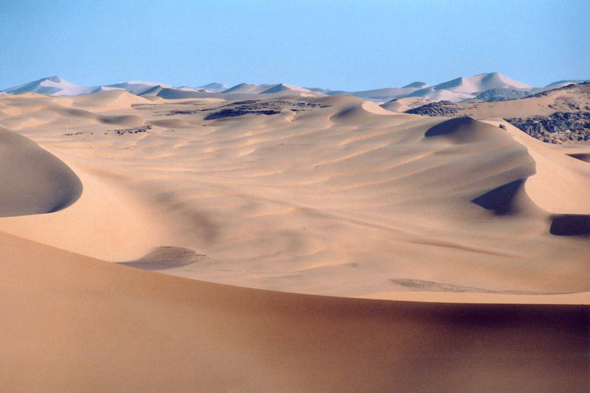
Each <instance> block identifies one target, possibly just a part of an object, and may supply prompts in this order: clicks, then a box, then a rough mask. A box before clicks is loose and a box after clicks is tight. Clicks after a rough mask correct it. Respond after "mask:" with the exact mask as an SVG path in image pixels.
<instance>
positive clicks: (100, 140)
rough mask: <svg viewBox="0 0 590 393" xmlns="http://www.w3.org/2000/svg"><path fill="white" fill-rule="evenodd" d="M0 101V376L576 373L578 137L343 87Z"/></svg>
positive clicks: (549, 376) (200, 378)
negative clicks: (554, 141) (387, 100)
mask: <svg viewBox="0 0 590 393" xmlns="http://www.w3.org/2000/svg"><path fill="white" fill-rule="evenodd" d="M0 111H1V113H2V116H0V125H2V126H3V127H5V129H2V130H1V131H2V140H1V142H2V143H4V144H5V145H4V146H9V148H5V150H6V151H7V153H6V155H5V156H3V164H4V165H3V169H2V173H0V175H2V176H3V177H2V188H1V191H2V193H11V192H12V193H13V194H11V195H10V196H8V197H5V199H4V200H3V202H2V203H3V206H2V209H3V210H1V211H0V214H2V215H3V216H13V215H23V216H19V217H4V218H2V219H0V230H1V231H2V232H5V234H2V235H0V242H2V248H3V249H4V250H9V251H8V252H6V253H5V255H4V257H3V261H2V263H1V264H0V280H1V284H0V291H2V294H1V296H0V299H1V300H0V302H2V304H1V305H0V320H2V321H3V322H2V323H1V324H0V337H2V338H1V340H3V342H2V347H3V348H5V353H6V356H2V357H1V358H0V359H1V362H2V364H1V367H0V390H4V391H35V390H37V391H93V390H94V391H171V390H173V391H195V390H196V391H252V392H260V391H351V392H357V391H407V392H414V391H470V392H471V391H482V392H483V391H519V392H520V391H531V392H542V391H546V392H553V391H556V390H560V389H561V390H566V391H572V392H573V391H580V392H583V391H587V390H588V389H589V386H588V381H589V379H588V370H589V367H590V364H589V361H588V350H589V348H588V346H589V345H590V344H589V341H588V339H589V337H588V307H587V306H580V304H589V303H590V298H589V296H588V291H590V271H589V270H588V262H589V260H588V255H590V242H589V240H588V236H587V235H588V234H589V232H590V225H589V223H590V218H588V217H589V215H590V209H589V208H588V206H587V204H586V203H585V196H586V195H587V194H588V191H590V180H589V179H590V172H589V171H590V169H589V168H588V165H590V164H588V163H587V162H585V161H583V160H581V159H577V158H574V157H573V155H575V154H578V155H579V154H584V151H578V150H576V151H575V153H574V152H573V151H572V150H571V148H565V147H563V148H561V147H548V146H545V145H543V144H542V143H541V142H539V141H536V140H534V139H532V138H530V137H528V136H527V135H525V134H523V133H522V132H520V131H519V130H517V129H515V128H514V127H512V126H510V125H509V124H506V123H505V122H502V121H500V120H490V121H486V122H481V121H476V120H472V119H470V118H456V119H448V118H429V117H420V116H414V115H407V114H396V113H392V112H388V111H386V110H384V109H383V108H380V107H378V106H377V105H375V104H372V103H369V102H365V101H363V100H361V99H357V98H353V97H346V96H332V97H322V98H317V97H305V96H302V95H301V94H299V95H293V96H291V97H281V98H270V99H265V100H256V101H252V100H248V101H240V102H225V101H220V100H218V99H187V100H164V99H162V98H159V99H157V100H155V101H150V100H147V99H144V98H142V97H137V96H133V95H131V94H129V93H127V92H124V91H106V92H101V93H98V94H93V95H89V96H80V97H49V96H42V95H36V94H27V95H23V96H2V97H0ZM500 124H501V125H503V127H504V128H500V127H499V125H500ZM15 133H18V134H20V135H16V134H15ZM25 137H26V138H29V139H30V140H32V141H34V142H36V143H37V144H39V146H40V147H41V148H42V149H41V148H40V147H39V146H37V145H36V144H35V143H33V142H31V141H29V140H27V139H26V138H25ZM13 141H14V146H13V145H12V143H13ZM581 149H582V150H583V147H582V148H581ZM50 153H52V154H53V155H55V156H56V157H58V158H59V159H58V158H56V157H54V156H53V155H51V154H50ZM64 163H65V164H64ZM66 164H67V165H66ZM5 174H6V175H5ZM30 179H33V180H30ZM78 179H80V180H81V183H82V185H83V186H84V192H82V194H81V196H80V192H81V190H82V188H81V187H82V186H81V185H80V180H78ZM19 195H27V198H28V199H27V200H28V201H29V202H27V203H24V201H25V198H20V197H19ZM78 197H79V200H78V201H77V202H76V203H73V202H74V201H76V199H78ZM72 203H73V205H71V206H70V207H68V208H67V209H64V210H60V211H56V212H53V213H51V214H38V213H48V212H52V211H55V210H58V207H59V208H63V207H66V206H68V205H70V204H72ZM100 259H102V260H108V261H110V262H123V263H124V264H126V265H128V266H133V267H140V268H144V269H146V270H156V271H158V272H160V273H168V275H163V274H160V273H154V272H146V271H142V270H141V269H135V268H133V267H128V266H121V265H118V264H113V263H107V262H103V261H101V260H100ZM171 275H176V276H183V277H173V276H171ZM187 278H192V279H199V280H203V281H209V282H216V283H222V284H233V285H238V286H241V287H250V288H237V287H230V286H224V285H219V284H213V283H205V282H202V281H197V280H189V279H187ZM269 289H271V290H279V291H284V292H296V293H290V294H289V293H279V292H269V291H265V290H269ZM301 293H305V294H307V295H302V294H301ZM317 295H332V296H343V297H347V298H331V297H321V296H317ZM350 297H363V298H372V299H350ZM374 299H381V300H374ZM396 300H397V301H396ZM399 300H410V301H412V302H400V301H399ZM441 301H442V302H453V303H454V304H445V303H440V302H441ZM483 303H492V304H488V305H484V304H483ZM534 303H537V304H538V305H534Z"/></svg>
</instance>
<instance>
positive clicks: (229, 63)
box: [0, 0, 590, 91]
mask: <svg viewBox="0 0 590 393" xmlns="http://www.w3.org/2000/svg"><path fill="white" fill-rule="evenodd" d="M589 14H590V4H589V3H587V2H584V1H571V2H568V3H563V2H557V1H549V0H544V1H536V2H517V3H514V2H509V1H484V2H477V3H473V2H468V1H454V2H452V3H451V2H435V1H427V0H424V1H415V2H409V1H408V2H406V1H402V2H396V3H392V2H387V1H368V2H363V3H356V2H353V1H341V2H327V1H314V2H312V1H305V0H298V1H276V0H275V1H272V0H266V1H240V2H238V1H230V0H225V1H216V2H209V1H201V2H189V1H171V2H166V3H163V2H152V3H143V2H140V1H135V0H133V1H129V2H125V4H120V3H119V2H116V1H113V0H107V1H104V2H101V3H95V2H90V1H81V2H75V3H74V2H69V1H65V0H58V1H55V2H52V3H50V4H48V3H44V2H42V1H38V0H30V1H22V2H18V3H12V4H11V3H9V4H6V3H4V4H2V5H0V25H1V26H2V28H3V34H2V36H1V37H0V46H1V47H2V48H3V50H2V52H1V53H2V54H1V55H0V58H1V59H2V63H3V65H4V67H2V69H1V70H0V89H6V88H10V87H14V86H18V85H21V84H24V83H27V82H30V81H34V80H38V79H41V78H44V77H49V76H53V75H57V76H60V77H62V78H64V79H65V80H67V81H70V82H72V83H75V84H77V85H81V86H93V85H101V84H110V83H116V82H121V81H127V80H139V81H155V82H160V83H164V84H168V85H171V86H179V85H190V86H201V85H205V84H207V83H211V82H220V83H225V84H226V85H228V86H234V85H236V84H239V83H242V82H246V83H251V84H262V83H288V84H293V85H297V86H302V87H322V88H327V89H333V90H351V91H355V90H356V91H358V90H369V89H375V88H383V87H400V86H404V85H407V84H409V83H412V82H414V81H422V82H426V83H428V84H431V85H433V84H437V83H441V82H444V81H447V80H451V79H454V78H457V77H459V76H465V77H468V76H473V75H477V74H481V73H486V72H499V73H501V74H503V75H505V76H507V77H509V78H512V79H515V80H518V81H520V82H523V83H526V84H528V85H531V86H546V85H547V84H549V83H552V82H555V81H557V80H562V79H588V78H589V77H590V75H588V72H587V68H586V66H585V65H586V64H588V63H589V62H590V50H589V49H587V47H586V46H584V45H583V44H581V43H584V42H587V41H588V40H590V22H589V21H588V19H587V17H586V16H587V15H589Z"/></svg>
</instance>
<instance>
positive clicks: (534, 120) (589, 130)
mask: <svg viewBox="0 0 590 393" xmlns="http://www.w3.org/2000/svg"><path fill="white" fill-rule="evenodd" d="M506 121H507V122H509V123H510V124H512V125H513V126H515V127H518V128H520V129H521V130H522V131H524V132H525V133H527V134H529V135H530V136H532V137H534V138H537V139H540V140H542V141H543V142H548V143H563V142H568V141H587V140H590V112H556V113H553V114H552V115H550V116H546V117H545V116H534V117H528V118H507V119H506Z"/></svg>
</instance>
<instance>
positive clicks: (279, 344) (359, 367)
mask: <svg viewBox="0 0 590 393" xmlns="http://www.w3.org/2000/svg"><path fill="white" fill-rule="evenodd" d="M0 242H1V244H2V247H3V249H10V250H11V251H12V252H11V253H10V254H9V255H7V256H5V257H4V258H3V263H2V264H0V283H1V285H0V292H1V296H0V299H1V300H0V302H1V306H0V318H1V319H2V321H3V323H2V324H1V325H0V333H1V334H0V337H1V338H0V340H1V342H2V348H4V349H3V351H4V354H5V355H4V356H2V357H0V365H1V367H0V390H2V391H11V392H19V391H23V392H25V391H44V392H64V391H89V390H92V391H105V392H106V391H110V392H112V391H152V392H160V391H161V392H164V391H170V390H174V391H176V392H184V391H187V392H188V391H191V392H194V391H198V392H222V391H241V392H260V391H275V392H277V391H280V392H288V391H310V392H311V391H313V392H331V391H339V392H374V391H398V392H415V391H421V392H439V391H441V390H444V391H490V390H494V391H495V390H498V389H500V390H502V391H506V392H523V391H524V392H527V391H528V392H554V391H558V390H567V391H568V392H585V391H587V390H588V388H589V387H590V386H589V385H588V378H587V377H588V375H587V372H588V367H589V366H590V364H589V361H588V357H587V353H588V349H589V348H588V345H589V344H588V343H589V340H588V319H587V316H588V309H587V307H583V306H559V307H557V306H533V305H529V306H523V305H521V306H518V305H513V306H507V305H461V304H458V305H444V304H428V303H403V302H387V301H371V300H354V299H339V298H322V297H313V296H303V295H296V294H282V293H273V292H265V291H260V290H250V289H241V288H232V287H226V286H220V285H215V284H207V283H202V282H197V281H192V280H186V279H181V278H177V277H171V276H166V275H159V274H154V273H149V272H143V271H141V270H138V269H132V268H125V267H121V266H116V265H113V264H109V263H105V262H101V261H98V260H92V259H89V258H86V257H82V256H79V255H75V254H70V253H67V252H64V251H61V250H58V249H53V248H50V247H47V246H43V245H40V244H34V243H31V242H30V241H27V240H24V239H20V238H16V237H12V236H9V235H0ZM458 332H460V334H458ZM492 387H493V388H492Z"/></svg>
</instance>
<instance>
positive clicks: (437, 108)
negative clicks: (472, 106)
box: [405, 101, 459, 116]
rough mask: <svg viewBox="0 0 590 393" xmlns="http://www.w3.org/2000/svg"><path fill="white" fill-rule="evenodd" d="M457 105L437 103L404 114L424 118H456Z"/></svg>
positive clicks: (447, 102)
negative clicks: (423, 116)
mask: <svg viewBox="0 0 590 393" xmlns="http://www.w3.org/2000/svg"><path fill="white" fill-rule="evenodd" d="M458 108H459V105H457V104H455V103H454V102H451V101H439V102H433V103H430V104H426V105H422V106H420V107H418V108H414V109H410V110H408V111H406V112H405V113H411V114H413V115H426V116H456V115H457V112H458Z"/></svg>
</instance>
